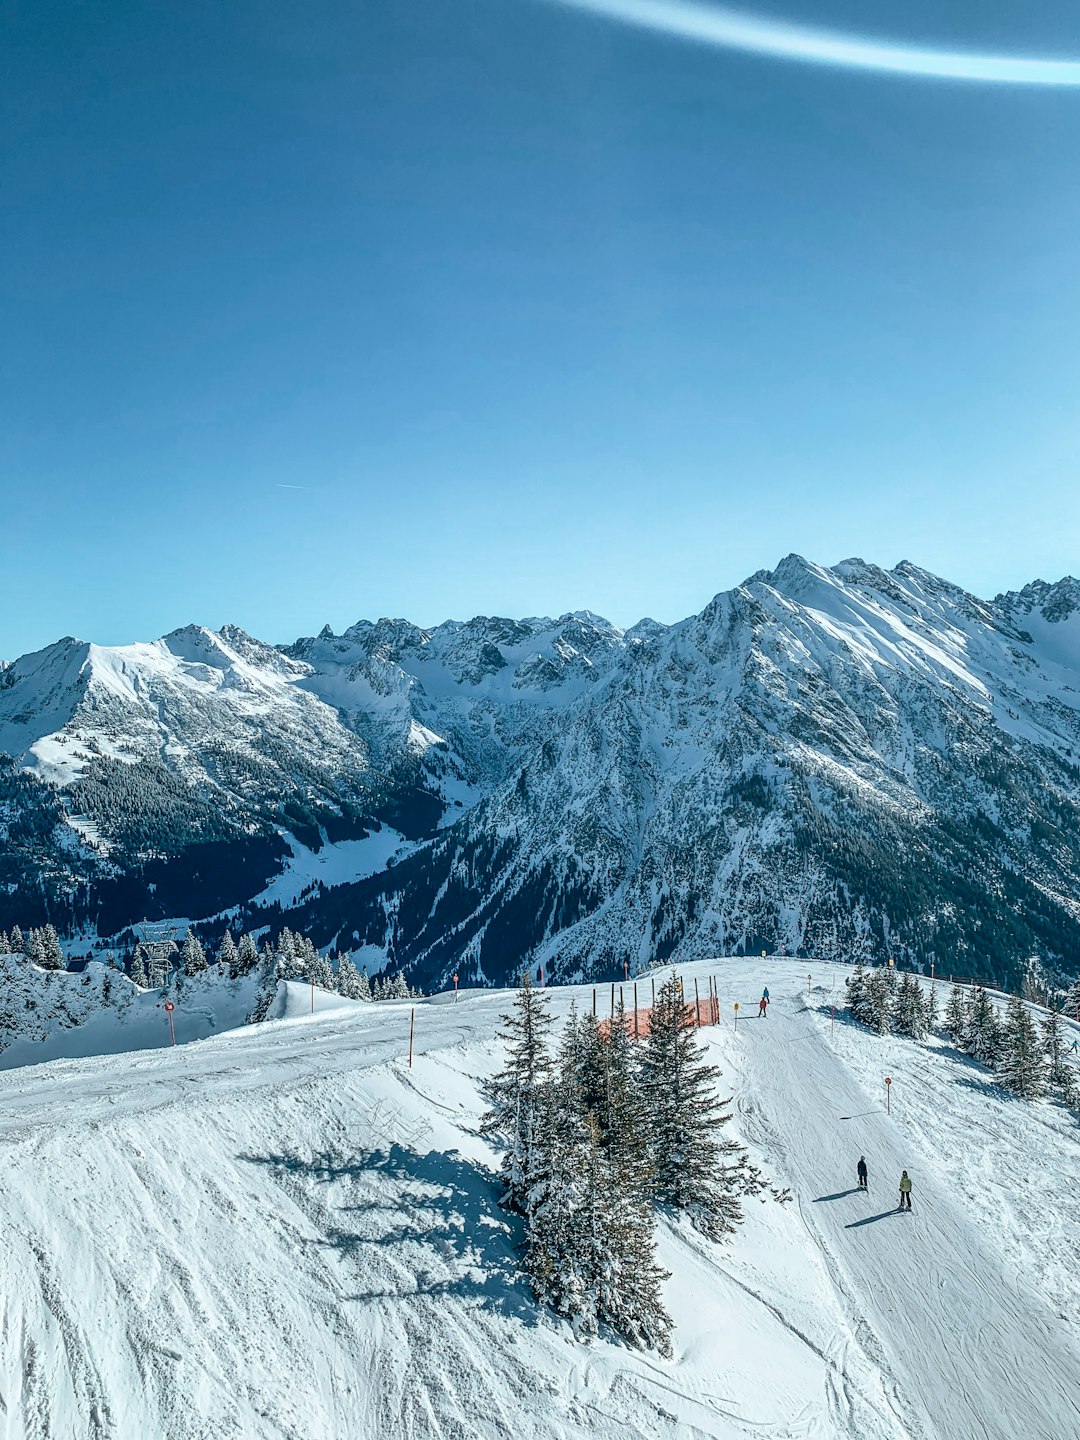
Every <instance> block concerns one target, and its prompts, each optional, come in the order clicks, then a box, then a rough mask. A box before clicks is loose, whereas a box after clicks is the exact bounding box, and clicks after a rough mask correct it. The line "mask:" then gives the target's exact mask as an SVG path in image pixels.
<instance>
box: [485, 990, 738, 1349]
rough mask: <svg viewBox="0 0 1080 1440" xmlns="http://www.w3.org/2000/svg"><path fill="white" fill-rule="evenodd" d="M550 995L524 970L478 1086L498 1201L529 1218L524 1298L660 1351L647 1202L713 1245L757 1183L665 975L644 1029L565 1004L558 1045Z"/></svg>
mask: <svg viewBox="0 0 1080 1440" xmlns="http://www.w3.org/2000/svg"><path fill="white" fill-rule="evenodd" d="M547 1003H548V993H547V992H546V991H544V990H537V989H536V988H534V987H533V985H532V984H531V980H530V977H529V976H528V975H526V976H524V977H523V980H522V984H521V988H520V989H519V991H518V993H517V996H516V999H515V1002H514V1009H513V1011H512V1013H511V1014H510V1015H508V1016H506V1017H504V1024H505V1029H504V1030H503V1031H501V1032H500V1035H501V1038H502V1039H503V1040H504V1041H505V1042H506V1059H505V1065H504V1068H503V1069H502V1070H501V1071H500V1072H499V1073H498V1074H497V1075H496V1076H495V1077H494V1078H493V1080H492V1081H491V1082H490V1084H489V1086H488V1097H487V1098H488V1101H489V1106H490V1108H489V1110H488V1112H487V1114H486V1115H485V1117H484V1130H485V1132H486V1133H487V1134H489V1135H491V1136H494V1137H495V1138H496V1139H498V1140H499V1141H500V1142H501V1144H502V1145H503V1147H504V1153H503V1157H502V1162H501V1166H500V1177H501V1180H502V1183H503V1186H504V1190H505V1193H504V1195H503V1203H504V1204H506V1205H507V1206H509V1207H510V1208H512V1209H514V1210H516V1211H517V1212H518V1213H519V1214H520V1215H522V1216H523V1217H524V1220H525V1242H524V1252H523V1259H522V1265H523V1269H524V1272H525V1274H526V1275H527V1276H528V1278H529V1280H530V1282H531V1285H532V1289H533V1293H534V1295H535V1296H536V1298H537V1299H538V1300H539V1301H541V1302H542V1303H545V1304H548V1305H550V1306H551V1307H552V1309H554V1310H555V1311H556V1312H557V1313H558V1314H560V1315H564V1316H566V1317H567V1319H568V1320H569V1321H570V1322H571V1324H572V1326H573V1328H574V1330H575V1333H576V1334H578V1335H579V1336H581V1337H586V1336H589V1335H593V1334H595V1333H596V1331H597V1329H598V1327H599V1326H600V1325H606V1326H608V1327H610V1329H612V1330H613V1331H615V1332H616V1333H617V1334H619V1335H621V1336H622V1337H623V1338H624V1339H626V1340H627V1341H629V1342H630V1343H631V1344H633V1345H637V1346H640V1347H643V1348H652V1349H656V1350H658V1351H659V1352H660V1353H661V1354H664V1355H666V1354H669V1353H670V1349H671V1341H670V1334H671V1318H670V1316H669V1315H668V1314H667V1312H666V1311H665V1309H664V1305H663V1301H662V1298H661V1293H660V1287H661V1283H662V1281H663V1280H664V1279H666V1278H667V1276H666V1272H665V1271H664V1270H662V1269H661V1268H660V1266H659V1265H658V1264H657V1262H656V1248H655V1237H654V1219H655V1207H657V1206H663V1207H665V1208H667V1209H669V1210H671V1211H673V1212H676V1213H679V1214H684V1215H686V1216H688V1217H689V1219H690V1220H691V1221H692V1223H693V1224H694V1225H695V1226H696V1227H697V1228H698V1229H699V1230H701V1231H702V1232H703V1233H704V1234H706V1235H708V1236H709V1237H710V1238H712V1239H716V1240H719V1239H721V1238H723V1237H724V1236H725V1235H727V1234H729V1233H730V1232H731V1231H733V1230H734V1228H735V1226H736V1225H737V1224H738V1223H739V1221H740V1220H741V1219H742V1199H743V1197H744V1196H745V1195H747V1194H753V1193H757V1192H758V1191H760V1190H761V1189H762V1188H763V1186H764V1184H765V1182H764V1180H763V1179H762V1177H761V1175H760V1174H759V1172H758V1171H757V1170H755V1169H754V1167H753V1166H752V1165H751V1164H750V1163H749V1158H748V1156H747V1153H746V1151H745V1149H744V1148H743V1147H742V1146H741V1145H739V1144H738V1142H737V1141H735V1140H731V1139H724V1138H722V1137H721V1135H720V1134H719V1131H720V1129H721V1127H722V1126H723V1125H725V1124H726V1123H727V1121H728V1120H729V1119H730V1115H729V1114H728V1113H726V1112H725V1109H724V1106H725V1105H726V1104H727V1103H728V1102H726V1101H724V1102H722V1101H721V1100H720V1099H719V1098H718V1095H717V1091H716V1083H715V1082H716V1078H717V1075H718V1073H719V1072H718V1071H717V1070H716V1069H715V1068H714V1067H713V1066H710V1065H708V1064H707V1063H706V1061H705V1058H704V1051H703V1047H702V1046H701V1043H700V1040H699V1039H698V1036H697V1033H696V1031H695V1029H694V1028H693V1027H692V1026H691V1025H690V1024H689V1023H688V1012H687V1007H686V1006H685V1004H684V1002H683V998H682V992H681V990H680V988H679V985H678V982H677V980H676V978H675V976H674V975H672V977H671V978H670V979H669V980H667V981H665V983H664V984H663V985H662V986H661V987H660V990H659V992H658V994H657V997H656V1004H655V1006H654V1008H653V1011H652V1015H651V1018H650V1033H649V1035H648V1038H647V1039H646V1040H645V1041H644V1042H642V1043H641V1044H640V1045H638V1046H635V1044H634V1041H633V1040H632V1039H631V1036H630V1031H629V1027H628V1024H627V1021H626V1017H625V1015H624V1014H623V1013H622V1012H621V1011H620V1012H619V1013H618V1014H616V1016H615V1017H614V1018H613V1019H612V1020H611V1021H610V1022H609V1023H605V1024H604V1025H601V1024H600V1023H599V1022H598V1021H597V1020H596V1018H595V1016H593V1015H583V1016H579V1015H578V1014H577V1013H576V1011H572V1012H571V1015H570V1017H569V1019H568V1020H567V1022H566V1025H565V1028H564V1030H563V1034H562V1039H561V1042H560V1044H559V1046H558V1049H557V1052H555V1053H553V1052H552V1048H551V1041H550V1033H549V1032H550V1029H551V1026H552V1023H553V1022H552V1017H551V1016H550V1015H549V1014H548V1013H547Z"/></svg>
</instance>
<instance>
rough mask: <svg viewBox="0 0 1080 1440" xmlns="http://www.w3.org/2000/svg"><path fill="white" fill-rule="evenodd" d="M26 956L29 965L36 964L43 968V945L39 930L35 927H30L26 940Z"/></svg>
mask: <svg viewBox="0 0 1080 1440" xmlns="http://www.w3.org/2000/svg"><path fill="white" fill-rule="evenodd" d="M26 958H27V959H28V960H29V961H30V964H31V965H37V966H38V968H39V969H41V970H44V969H45V945H44V942H43V940H42V938H41V931H40V930H38V929H37V928H36V927H34V926H31V927H30V934H29V936H28V937H27V941H26Z"/></svg>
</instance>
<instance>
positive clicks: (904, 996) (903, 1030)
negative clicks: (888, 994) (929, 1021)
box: [892, 970, 926, 1040]
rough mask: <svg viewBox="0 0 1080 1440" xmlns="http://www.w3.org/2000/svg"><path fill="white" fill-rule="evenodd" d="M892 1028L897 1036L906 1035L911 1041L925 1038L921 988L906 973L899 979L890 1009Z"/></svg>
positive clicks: (912, 977)
mask: <svg viewBox="0 0 1080 1440" xmlns="http://www.w3.org/2000/svg"><path fill="white" fill-rule="evenodd" d="M892 1028H893V1029H894V1030H895V1031H896V1032H897V1034H898V1035H908V1036H910V1037H911V1039H913V1040H923V1039H925V1038H926V1010H925V1006H924V1003H923V997H922V986H921V985H920V984H919V982H918V981H917V980H916V979H915V977H914V975H911V974H910V973H909V972H908V971H906V970H905V971H904V973H903V975H902V976H901V977H900V984H899V986H898V987H897V990H896V997H895V1000H894V1003H893V1007H892Z"/></svg>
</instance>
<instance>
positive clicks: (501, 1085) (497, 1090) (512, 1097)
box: [481, 971, 552, 1211]
mask: <svg viewBox="0 0 1080 1440" xmlns="http://www.w3.org/2000/svg"><path fill="white" fill-rule="evenodd" d="M547 1006H548V993H547V991H546V990H537V989H536V988H535V986H534V985H533V983H532V976H531V974H530V973H529V972H528V971H526V972H525V974H524V975H522V977H521V986H520V988H519V989H518V992H517V994H516V996H515V997H514V1008H513V1010H512V1011H511V1012H510V1014H509V1015H504V1016H503V1025H504V1027H505V1028H504V1029H502V1030H500V1031H499V1038H500V1039H501V1040H504V1041H505V1042H506V1064H505V1066H504V1068H503V1069H502V1070H500V1071H499V1073H498V1074H497V1075H495V1076H494V1077H493V1078H492V1079H491V1080H490V1081H489V1082H488V1085H487V1088H486V1097H487V1101H488V1105H489V1109H488V1111H487V1113H486V1114H485V1116H484V1118H483V1121H482V1125H481V1128H482V1132H483V1133H484V1134H486V1135H497V1136H498V1137H499V1138H500V1139H502V1140H503V1141H504V1143H505V1144H506V1147H507V1149H506V1153H505V1154H504V1156H503V1160H502V1165H501V1167H500V1170H499V1173H500V1175H501V1177H502V1180H503V1183H504V1185H505V1187H506V1188H505V1194H504V1195H503V1204H504V1205H510V1206H512V1207H513V1208H514V1209H515V1210H520V1211H524V1210H525V1208H526V1198H527V1195H528V1189H529V1185H530V1183H531V1181H530V1177H532V1176H533V1175H534V1172H535V1165H534V1159H535V1157H534V1153H533V1152H534V1149H535V1147H536V1145H537V1144H538V1142H539V1139H540V1133H539V1127H540V1122H541V1119H542V1116H543V1115H544V1113H545V1112H546V1111H547V1110H548V1097H547V1094H546V1090H547V1086H548V1084H549V1082H550V1078H551V1073H552V1059H551V1055H550V1052H549V1050H548V1031H549V1030H550V1028H551V1024H552V1020H551V1016H550V1015H549V1014H548V1009H547Z"/></svg>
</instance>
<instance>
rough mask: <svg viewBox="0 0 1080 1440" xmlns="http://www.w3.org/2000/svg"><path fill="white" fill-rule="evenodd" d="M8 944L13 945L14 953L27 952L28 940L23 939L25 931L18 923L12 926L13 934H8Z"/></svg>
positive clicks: (12, 951)
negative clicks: (23, 931)
mask: <svg viewBox="0 0 1080 1440" xmlns="http://www.w3.org/2000/svg"><path fill="white" fill-rule="evenodd" d="M8 944H9V945H10V946H11V953H12V955H25V954H26V941H25V940H24V939H23V933H22V931H21V930H20V929H19V927H18V925H13V926H12V927H11V934H10V935H9V936H8Z"/></svg>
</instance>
